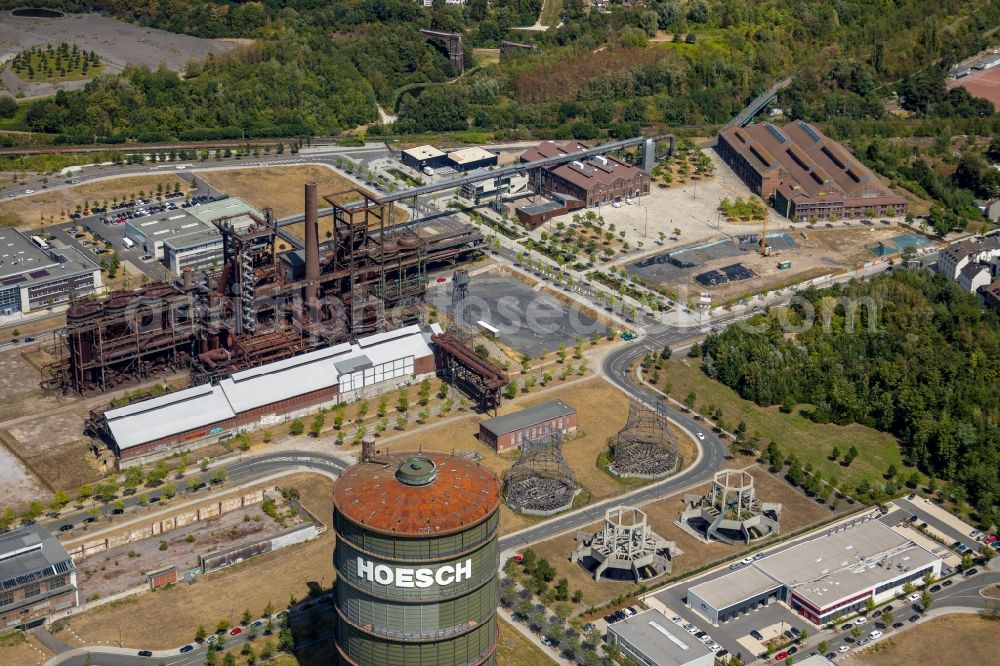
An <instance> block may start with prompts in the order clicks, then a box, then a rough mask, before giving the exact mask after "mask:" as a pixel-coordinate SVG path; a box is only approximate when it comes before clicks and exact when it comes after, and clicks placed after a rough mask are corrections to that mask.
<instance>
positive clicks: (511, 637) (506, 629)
mask: <svg viewBox="0 0 1000 666" xmlns="http://www.w3.org/2000/svg"><path fill="white" fill-rule="evenodd" d="M498 619H499V618H498ZM499 624H500V643H499V644H498V645H497V666H529V665H530V666H546V664H551V663H553V662H552V659H550V658H549V656H548V655H546V654H545V653H544V652H542V651H541V650H540V649H538V646H536V645H535V644H534V643H532V642H531V641H529V640H528V639H527V638H525V636H524V634H522V633H521V632H520V631H518V630H517V629H515V628H514V627H513V626H512V625H511V624H510V623H508V622H505V621H504V620H499Z"/></svg>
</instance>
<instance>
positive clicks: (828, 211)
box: [716, 120, 906, 221]
mask: <svg viewBox="0 0 1000 666" xmlns="http://www.w3.org/2000/svg"><path fill="white" fill-rule="evenodd" d="M716 151H717V152H718V153H719V155H720V156H721V157H722V159H723V160H725V162H726V163H727V164H728V165H729V166H730V167H731V168H732V169H733V171H735V172H736V174H737V175H738V176H739V177H740V178H742V179H743V182H744V183H746V184H747V186H748V187H749V188H750V189H751V190H752V191H753V193H754V194H756V195H758V196H759V197H761V198H762V199H764V200H765V201H767V202H769V203H771V204H772V205H773V206H774V208H775V210H777V211H778V212H779V213H781V214H782V215H784V216H785V217H789V218H793V219H796V220H799V221H808V220H810V219H812V218H813V217H815V218H816V219H818V220H831V219H838V218H839V219H844V218H860V217H875V216H879V217H885V216H896V215H903V214H905V213H906V199H904V198H903V197H901V196H898V195H896V194H893V193H892V192H891V191H890V190H889V189H888V188H887V187H886V186H884V185H883V184H882V183H881V182H880V181H879V179H878V177H876V176H875V174H873V173H872V172H871V170H869V169H868V168H867V167H866V166H864V165H863V164H861V162H860V161H859V160H857V159H856V158H855V157H854V156H852V155H851V154H850V153H849V152H847V150H846V149H845V148H844V147H843V146H842V145H840V144H839V143H837V142H836V141H833V140H832V139H830V138H829V137H827V136H825V135H823V134H822V133H821V132H820V131H819V130H817V129H816V128H815V127H813V126H812V125H810V124H808V123H805V122H802V121H801V120H796V121H795V122H793V123H791V124H789V125H783V126H781V127H779V126H777V125H775V124H773V123H769V122H764V123H761V124H759V125H751V126H749V127H735V126H734V127H727V128H725V129H723V130H722V131H721V132H719V137H718V143H717V145H716Z"/></svg>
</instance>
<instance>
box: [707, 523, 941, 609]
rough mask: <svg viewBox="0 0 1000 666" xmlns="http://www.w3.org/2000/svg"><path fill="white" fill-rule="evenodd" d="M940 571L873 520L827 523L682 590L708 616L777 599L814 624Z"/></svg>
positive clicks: (925, 554)
mask: <svg viewBox="0 0 1000 666" xmlns="http://www.w3.org/2000/svg"><path fill="white" fill-rule="evenodd" d="M928 572H933V573H934V574H935V575H939V574H940V573H941V558H939V557H938V556H937V555H934V554H933V553H931V552H929V551H927V550H925V549H924V548H922V547H920V546H918V545H917V544H915V543H914V542H912V541H910V540H909V539H907V538H906V537H904V536H902V535H901V534H899V533H897V532H895V531H893V530H892V529H891V528H889V527H887V526H886V525H884V524H883V523H881V522H880V521H878V520H868V519H863V520H862V521H861V522H860V523H856V524H852V525H848V526H844V527H839V528H833V529H832V530H831V531H829V532H827V533H826V534H824V535H822V536H819V537H816V538H813V539H810V540H808V541H804V542H802V543H799V544H796V545H795V546H792V547H791V548H788V549H786V550H783V551H780V552H778V553H775V554H773V555H768V556H766V557H764V558H763V559H760V560H758V561H756V562H754V563H753V564H750V565H748V566H745V567H743V568H742V569H740V570H738V571H736V572H734V573H730V574H726V575H725V576H722V577H720V578H717V579H715V580H711V581H708V582H706V583H702V584H701V585H696V586H695V587H692V588H691V589H690V590H688V604H689V605H690V606H691V607H692V608H693V609H694V610H696V611H698V612H699V613H701V614H702V615H704V616H705V617H706V618H708V619H709V620H711V621H712V622H713V623H718V622H720V621H725V620H728V619H731V618H733V617H735V616H737V615H740V614H742V613H746V612H748V611H750V610H753V609H754V608H757V607H758V606H762V605H765V604H767V603H769V602H770V601H774V600H779V601H783V602H785V603H786V604H788V605H789V606H790V607H791V608H792V610H794V611H796V612H797V613H799V614H800V615H801V616H803V617H806V618H808V619H809V620H811V621H812V622H814V623H816V624H825V623H827V622H830V621H831V620H832V618H833V617H834V615H837V614H840V615H848V614H850V613H854V612H857V611H858V610H860V609H862V608H864V605H865V601H866V600H867V599H873V600H874V601H875V602H876V603H878V602H881V601H884V600H886V599H890V598H892V597H893V596H895V595H896V594H898V593H899V591H900V590H901V589H902V587H903V585H905V584H906V583H907V582H911V581H914V580H918V579H920V578H922V577H923V576H924V575H925V574H927V573H928Z"/></svg>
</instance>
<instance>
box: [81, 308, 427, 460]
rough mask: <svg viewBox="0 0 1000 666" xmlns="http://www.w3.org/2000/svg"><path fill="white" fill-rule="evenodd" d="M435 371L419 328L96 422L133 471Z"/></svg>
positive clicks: (262, 369)
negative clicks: (189, 446) (205, 443)
mask: <svg viewBox="0 0 1000 666" xmlns="http://www.w3.org/2000/svg"><path fill="white" fill-rule="evenodd" d="M434 371H435V366H434V353H433V352H432V351H431V348H430V346H429V345H428V342H427V339H426V337H425V334H424V332H423V331H421V329H420V327H419V326H416V325H413V326H407V327H405V328H400V329H397V330H395V331H389V332H386V333H378V334H375V335H370V336H367V337H364V338H360V339H359V340H358V341H357V342H356V343H355V344H350V343H342V344H339V345H334V346H332V347H326V348H324V349H318V350H315V351H311V352H308V353H306V354H301V355H299V356H293V357H292V358H288V359H284V360H281V361H276V362H274V363H268V364H266V365H262V366H259V367H256V368H251V369H249V370H244V371H242V372H237V373H235V374H233V375H231V376H229V377H225V378H224V379H222V380H221V381H219V382H218V383H216V384H205V385H202V386H193V387H191V388H188V389H184V390H181V391H176V392H174V393H168V394H167V395H164V396H160V397H158V398H153V399H151V400H144V401H142V402H137V403H135V404H132V405H128V406H125V407H120V408H118V409H112V410H109V411H107V412H105V413H104V414H103V415H101V416H100V417H97V418H94V419H92V421H96V424H95V426H94V429H95V430H96V431H98V432H99V434H100V435H101V436H102V437H103V438H104V439H106V440H107V442H108V444H109V446H111V448H112V449H113V450H114V452H115V453H116V454H117V455H118V457H119V459H120V460H121V462H122V465H123V466H127V465H128V464H129V461H131V462H132V463H133V464H137V463H140V462H145V461H146V460H148V459H149V458H150V457H157V456H159V455H162V454H164V453H166V452H168V451H170V450H172V449H175V448H178V447H182V446H184V445H186V444H191V443H194V442H200V441H206V440H208V439H211V438H217V437H226V436H229V435H230V434H232V433H235V432H246V431H251V430H255V429H257V428H260V427H266V426H268V425H271V424H275V423H280V422H282V421H284V420H285V419H290V418H297V417H300V416H304V415H306V414H309V413H310V412H313V411H316V410H318V409H319V408H320V407H329V406H332V405H333V404H335V403H337V402H339V401H345V400H356V399H359V398H361V397H364V396H370V395H377V394H379V393H383V392H385V391H390V390H393V389H395V388H397V387H398V386H400V385H403V384H407V383H410V382H414V381H420V379H422V378H424V377H427V376H432V375H433V374H434Z"/></svg>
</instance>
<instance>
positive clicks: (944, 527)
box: [894, 499, 983, 555]
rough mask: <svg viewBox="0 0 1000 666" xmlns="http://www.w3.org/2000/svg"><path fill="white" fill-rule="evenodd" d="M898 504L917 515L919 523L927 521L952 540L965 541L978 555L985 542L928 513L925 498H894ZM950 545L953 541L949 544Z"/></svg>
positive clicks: (909, 512) (910, 513)
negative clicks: (914, 500)
mask: <svg viewBox="0 0 1000 666" xmlns="http://www.w3.org/2000/svg"><path fill="white" fill-rule="evenodd" d="M894 501H895V502H896V505H897V506H899V508H900V509H902V510H904V511H906V512H908V513H907V516H912V515H914V514H915V515H916V516H917V521H916V522H917V524H919V523H927V525H928V526H929V527H933V528H934V529H935V530H937V531H938V532H940V533H941V534H944V535H946V536H948V537H950V538H951V540H952V542H954V541H958V542H959V543H964V544H965V545H966V546H967V547H969V548H971V549H972V554H973V555H976V554H977V553H978V552H979V549H980V548H982V546H983V544H981V543H979V542H978V541H976V540H975V539H973V538H972V537H970V536H969V535H968V534H964V533H962V532H961V531H959V530H958V529H956V528H955V527H952V526H951V525H949V524H948V523H946V522H945V521H943V520H941V519H940V518H938V517H937V516H935V515H934V514H931V513H928V512H927V511H926V510H925V509H924V506H923V504H924V503H923V500H920V501H917V502H911V501H910V500H908V499H898V500H894ZM948 545H949V546H950V545H951V543H949V544H948Z"/></svg>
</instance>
